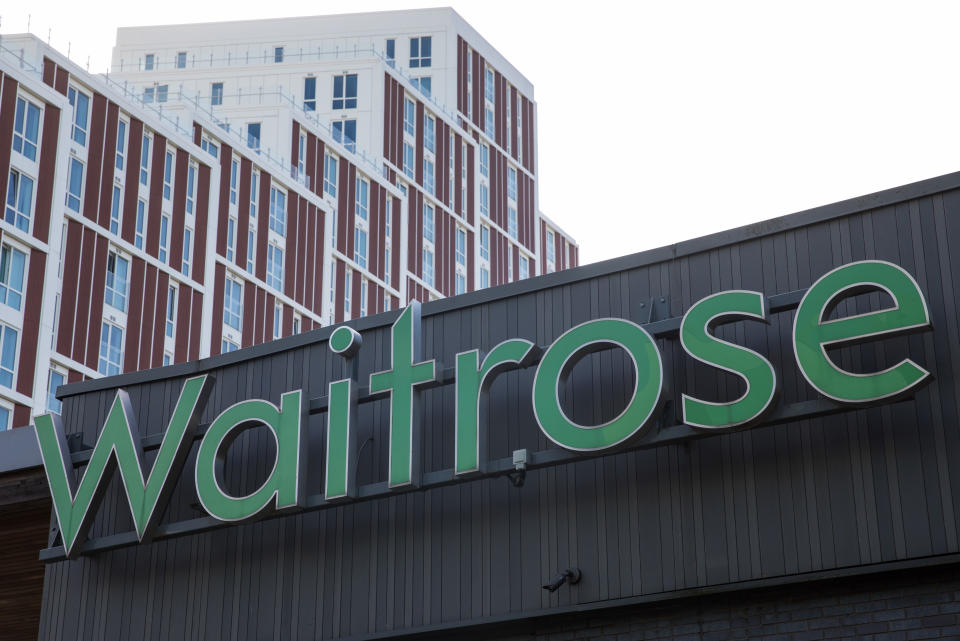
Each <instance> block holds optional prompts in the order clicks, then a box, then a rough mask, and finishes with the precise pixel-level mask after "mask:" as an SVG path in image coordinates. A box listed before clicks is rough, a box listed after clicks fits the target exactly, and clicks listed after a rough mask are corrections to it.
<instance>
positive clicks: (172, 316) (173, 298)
mask: <svg viewBox="0 0 960 641" xmlns="http://www.w3.org/2000/svg"><path fill="white" fill-rule="evenodd" d="M176 325H177V288H176V287H175V286H172V285H171V286H170V287H168V288H167V322H166V327H165V333H166V336H167V338H173V335H174V330H175V329H176Z"/></svg>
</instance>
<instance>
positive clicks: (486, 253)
mask: <svg viewBox="0 0 960 641" xmlns="http://www.w3.org/2000/svg"><path fill="white" fill-rule="evenodd" d="M480 258H482V259H483V260H490V228H489V227H487V226H486V225H481V226H480Z"/></svg>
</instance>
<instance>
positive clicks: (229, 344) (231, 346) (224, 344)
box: [220, 338, 240, 354]
mask: <svg viewBox="0 0 960 641" xmlns="http://www.w3.org/2000/svg"><path fill="white" fill-rule="evenodd" d="M238 349H240V346H239V345H237V344H236V343H234V342H233V341H231V340H227V339H226V338H224V339H223V340H222V341H220V353H221V354H229V353H230V352H235V351H237V350H238Z"/></svg>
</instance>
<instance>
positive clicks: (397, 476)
mask: <svg viewBox="0 0 960 641" xmlns="http://www.w3.org/2000/svg"><path fill="white" fill-rule="evenodd" d="M392 332H393V346H392V348H391V353H390V369H388V370H385V371H383V372H376V373H375V374H371V375H370V394H371V396H377V395H389V397H390V453H389V456H388V459H389V472H388V473H387V482H388V485H389V487H401V486H404V485H413V486H417V485H419V478H420V475H421V470H420V432H421V430H420V412H419V407H420V402H419V401H420V399H419V395H418V394H417V393H415V392H414V388H415V387H420V386H422V385H423V384H424V383H429V382H432V381H433V380H434V379H435V378H436V369H437V368H436V363H435V362H434V361H424V362H422V363H421V362H418V361H419V360H420V354H421V351H420V303H419V302H417V301H413V302H412V303H410V305H408V306H407V308H406V309H405V310H403V312H402V313H401V314H400V317H399V318H397V320H396V322H395V323H394V324H393V330H392Z"/></svg>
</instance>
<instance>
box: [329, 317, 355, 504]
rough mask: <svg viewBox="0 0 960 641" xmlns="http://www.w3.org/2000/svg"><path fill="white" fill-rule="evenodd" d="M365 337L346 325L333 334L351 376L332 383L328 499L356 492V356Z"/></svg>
mask: <svg viewBox="0 0 960 641" xmlns="http://www.w3.org/2000/svg"><path fill="white" fill-rule="evenodd" d="M362 343H363V340H362V339H361V337H360V334H358V333H357V332H356V331H355V330H353V329H352V328H350V327H347V326H346V325H343V326H341V327H338V328H337V329H335V330H334V332H333V334H331V335H330V341H329V342H328V345H329V347H330V350H331V351H332V352H334V353H336V354H340V355H342V356H344V357H346V358H347V359H348V361H347V362H348V366H349V368H350V370H351V377H350V378H346V379H343V380H341V381H333V382H331V383H330V391H329V394H328V395H327V399H328V405H327V465H326V467H325V474H326V478H325V483H324V498H326V499H327V500H328V501H330V500H333V499H342V498H348V497H354V496H356V495H357V485H356V478H357V474H356V470H355V469H354V467H355V466H356V458H357V437H356V434H355V433H354V432H355V430H356V424H357V412H356V407H357V381H356V378H357V363H356V361H355V360H353V356H354V355H355V354H356V353H357V351H358V350H359V349H360V345H361V344H362Z"/></svg>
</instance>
